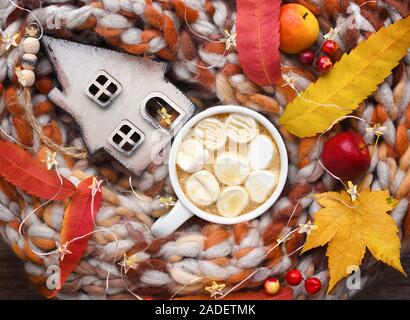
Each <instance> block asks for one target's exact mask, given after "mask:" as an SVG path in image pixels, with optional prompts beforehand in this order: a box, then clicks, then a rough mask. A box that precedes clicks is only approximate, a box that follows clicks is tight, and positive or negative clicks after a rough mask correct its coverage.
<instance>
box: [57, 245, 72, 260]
mask: <svg viewBox="0 0 410 320" xmlns="http://www.w3.org/2000/svg"><path fill="white" fill-rule="evenodd" d="M68 246H69V242H68V241H67V242H66V243H64V244H63V245H61V246H58V247H57V254H58V256H59V258H58V259H59V260H60V261H63V260H64V257H65V256H66V255H67V254H72V252H71V251H70V250H68Z"/></svg>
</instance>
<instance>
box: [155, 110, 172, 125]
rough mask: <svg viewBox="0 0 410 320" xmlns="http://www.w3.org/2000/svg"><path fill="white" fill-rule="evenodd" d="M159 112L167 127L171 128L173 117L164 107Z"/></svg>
mask: <svg viewBox="0 0 410 320" xmlns="http://www.w3.org/2000/svg"><path fill="white" fill-rule="evenodd" d="M157 112H158V114H159V115H160V117H161V119H162V120H164V121H165V123H166V124H167V125H169V126H170V125H171V124H172V120H171V119H172V116H171V115H170V114H169V113H168V111H167V109H166V108H165V107H162V108H161V109H159V110H157Z"/></svg>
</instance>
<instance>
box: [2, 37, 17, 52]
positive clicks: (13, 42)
mask: <svg viewBox="0 0 410 320" xmlns="http://www.w3.org/2000/svg"><path fill="white" fill-rule="evenodd" d="M19 36H20V34H18V33H16V34H13V35H8V36H6V37H4V38H2V39H1V42H3V43H4V44H6V47H5V49H6V51H8V50H10V48H11V47H17V39H18V38H19Z"/></svg>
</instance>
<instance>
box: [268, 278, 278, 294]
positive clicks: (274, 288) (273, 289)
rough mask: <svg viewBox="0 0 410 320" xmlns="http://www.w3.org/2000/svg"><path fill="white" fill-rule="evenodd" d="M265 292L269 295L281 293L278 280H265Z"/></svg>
mask: <svg viewBox="0 0 410 320" xmlns="http://www.w3.org/2000/svg"><path fill="white" fill-rule="evenodd" d="M264 287H265V291H266V293H268V294H275V293H278V292H279V289H280V283H279V280H278V279H277V278H268V279H266V280H265V285H264Z"/></svg>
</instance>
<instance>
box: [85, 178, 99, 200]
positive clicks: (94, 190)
mask: <svg viewBox="0 0 410 320" xmlns="http://www.w3.org/2000/svg"><path fill="white" fill-rule="evenodd" d="M102 183H103V180H98V179H97V178H96V177H93V181H92V182H91V185H90V186H89V187H88V189H90V190H91V196H92V198H94V197H95V195H96V194H97V193H98V192H101V184H102Z"/></svg>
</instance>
